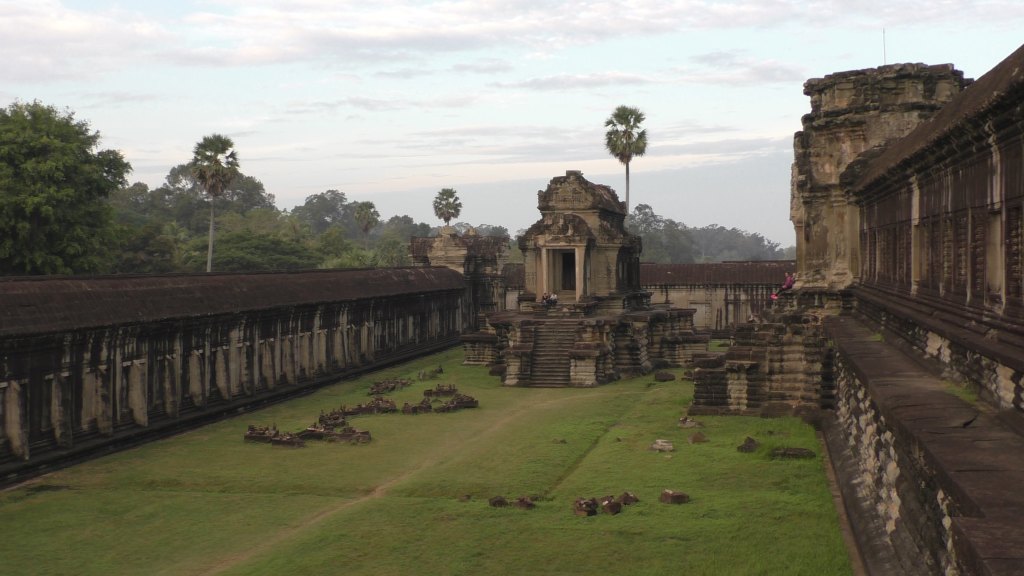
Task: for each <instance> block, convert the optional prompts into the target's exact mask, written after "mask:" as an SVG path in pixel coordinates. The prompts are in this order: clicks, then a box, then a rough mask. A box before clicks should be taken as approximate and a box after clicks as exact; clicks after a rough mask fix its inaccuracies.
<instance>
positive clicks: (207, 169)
mask: <svg viewBox="0 0 1024 576" xmlns="http://www.w3.org/2000/svg"><path fill="white" fill-rule="evenodd" d="M234 147H235V143H234V142H232V141H231V138H228V137H227V136H224V135H222V134H211V135H209V136H206V137H204V138H203V139H202V140H201V141H199V143H198V144H196V147H195V148H194V149H193V151H192V162H191V164H190V167H191V171H192V175H193V176H194V177H195V179H196V182H198V183H199V185H200V186H202V188H203V190H205V191H206V195H207V196H209V197H210V238H209V240H208V242H207V249H206V271H207V272H210V271H211V270H213V201H214V199H216V198H219V197H220V196H222V195H223V194H224V191H225V190H226V189H227V188H228V186H229V185H230V184H231V182H232V181H233V180H234V179H235V178H236V177H237V176H238V154H237V153H236V152H235V150H234ZM261 186H262V185H261Z"/></svg>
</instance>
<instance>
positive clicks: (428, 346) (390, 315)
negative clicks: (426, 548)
mask: <svg viewBox="0 0 1024 576" xmlns="http://www.w3.org/2000/svg"><path fill="white" fill-rule="evenodd" d="M0 299H2V302H3V304H2V306H0V473H5V474H9V475H13V476H16V475H17V474H18V473H19V472H23V471H27V470H31V469H33V468H37V467H39V466H41V465H45V464H47V463H50V462H53V461H56V460H60V459H63V458H68V457H73V456H75V455H76V454H83V453H85V452H88V451H90V450H96V449H97V448H101V447H104V446H108V445H116V444H118V443H120V442H126V441H132V440H133V439H136V438H138V437H140V436H144V435H147V434H152V433H156V432H158V431H160V430H167V429H176V428H181V427H184V426H187V425H191V424H190V423H193V422H195V421H199V420H203V419H207V418H209V417H213V416H216V415H218V414H222V413H226V412H228V411H232V412H233V411H235V410H237V409H240V408H243V407H245V406H248V405H252V404H258V403H261V402H266V401H269V400H272V399H274V398H277V397H281V396H284V395H288V394H292V393H295V392H296V391H299V390H301V389H303V388H308V387H310V386H313V385H317V384H321V383H324V382H327V381H331V380H334V379H337V378H338V377H340V376H344V375H346V374H351V373H355V372H358V371H362V370H366V369H368V368H372V367H377V366H381V365H383V364H386V363H389V362H393V361H396V360H399V359H404V358H408V357H411V356H414V355H418V354H422V353H425V352H428V351H433V350H437V349H439V348H443V347H447V346H451V345H453V344H456V343H457V342H458V337H459V335H460V334H461V333H462V331H463V329H464V327H465V326H464V325H465V322H466V319H467V318H468V317H469V316H470V312H469V311H468V310H465V309H464V308H465V301H466V300H467V298H466V285H465V282H464V280H463V277H462V276H461V275H460V274H458V273H456V272H453V271H451V270H448V269H443V268H415V269H413V268H407V269H383V270H335V271H313V272H296V273H278V274H271V273H268V274H209V275H177V276H147V277H96V278H52V279H48V278H8V279H3V280H0ZM10 477H11V476H9V477H8V478H9V479H10Z"/></svg>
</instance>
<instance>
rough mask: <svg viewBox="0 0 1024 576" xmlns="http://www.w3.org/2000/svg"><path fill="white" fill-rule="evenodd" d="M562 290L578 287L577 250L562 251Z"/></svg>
mask: <svg viewBox="0 0 1024 576" xmlns="http://www.w3.org/2000/svg"><path fill="white" fill-rule="evenodd" d="M561 289H562V290H575V289H576V251H575V250H572V251H567V252H562V287H561Z"/></svg>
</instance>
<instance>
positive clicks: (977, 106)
mask: <svg viewBox="0 0 1024 576" xmlns="http://www.w3.org/2000/svg"><path fill="white" fill-rule="evenodd" d="M1022 94H1024V46H1021V47H1020V48H1018V49H1017V50H1016V51H1015V52H1014V53H1013V54H1010V55H1009V56H1007V57H1006V59H1005V60H1003V61H1002V62H1000V63H999V64H997V65H996V67H995V68H993V69H991V70H989V71H988V72H987V73H986V74H985V75H984V76H982V77H981V78H978V80H977V81H976V82H974V83H973V84H971V85H970V86H968V87H967V88H966V89H964V91H963V92H961V93H960V94H958V95H957V96H956V97H954V98H953V100H951V101H950V102H949V103H948V104H946V105H945V106H943V107H942V109H941V110H939V111H938V113H936V114H935V116H933V117H932V118H931V119H929V120H928V121H926V122H923V123H922V124H921V125H920V126H918V127H917V128H915V129H914V130H913V131H911V132H910V134H907V136H906V137H904V138H902V139H900V140H897V141H896V142H894V143H893V144H892V145H891V146H889V147H888V148H886V149H885V151H884V152H883V153H882V154H880V155H879V156H878V157H876V158H874V159H873V160H871V161H870V162H869V163H868V164H867V165H866V166H865V167H864V169H863V171H862V172H861V173H860V175H859V177H858V178H857V181H856V183H855V184H856V187H857V188H861V189H862V188H864V187H866V186H868V185H870V184H871V182H873V181H875V180H877V179H879V178H881V177H883V176H884V175H885V174H886V173H887V172H889V171H891V170H894V169H895V168H896V167H897V166H899V165H900V164H902V163H904V162H908V161H910V160H911V159H912V158H913V157H914V156H916V155H918V154H920V153H923V152H924V151H925V150H927V149H928V148H929V147H930V146H932V145H933V144H934V143H936V142H937V141H939V140H941V139H943V138H945V137H948V136H949V135H951V134H952V133H954V132H956V131H957V130H958V128H960V127H961V126H963V124H964V123H965V122H967V121H969V119H970V118H972V117H975V116H978V115H980V114H982V113H983V112H984V111H985V110H987V109H989V108H992V107H994V106H997V105H999V104H1001V103H1009V104H1017V105H1019V103H1020V100H1021V97H1022Z"/></svg>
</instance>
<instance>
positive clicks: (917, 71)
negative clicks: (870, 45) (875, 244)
mask: <svg viewBox="0 0 1024 576" xmlns="http://www.w3.org/2000/svg"><path fill="white" fill-rule="evenodd" d="M963 86H964V79H963V73H962V72H960V71H958V70H955V69H954V68H953V67H952V66H950V65H943V66H925V65H923V64H891V65H888V66H881V67H878V68H873V69H867V70H854V71H850V72H839V73H836V74H830V75H828V76H825V77H824V78H816V79H812V80H808V81H807V82H806V83H805V84H804V93H805V94H807V95H808V96H810V98H811V113H810V114H808V115H806V116H804V118H803V130H802V131H801V132H797V134H796V135H795V136H794V138H793V149H794V155H795V161H794V164H793V182H792V188H793V190H792V200H791V202H790V206H791V212H790V219H791V220H792V221H793V225H794V226H795V228H796V238H797V259H798V273H797V277H798V281H797V287H819V288H832V289H840V288H844V287H846V286H848V285H850V284H851V283H852V282H853V281H854V279H855V278H856V276H857V274H858V271H859V268H860V254H859V252H860V247H859V231H860V230H859V212H858V210H857V208H856V207H855V206H853V205H852V204H851V203H850V202H849V200H848V199H847V198H846V197H845V196H844V194H845V191H844V190H843V188H842V187H841V185H840V174H841V173H842V172H843V170H844V169H845V168H846V167H847V166H848V165H849V164H850V163H851V162H853V161H854V160H855V159H856V158H857V157H858V156H859V155H860V154H861V153H863V152H865V151H868V150H870V149H872V148H875V147H878V146H882V145H884V144H887V143H889V142H892V141H893V140H895V139H897V138H900V137H902V136H905V135H906V134H908V133H909V132H910V131H911V130H912V129H913V128H915V127H916V126H917V125H918V124H920V123H921V122H923V121H924V120H926V119H927V118H929V117H930V116H932V115H934V114H935V113H936V112H937V111H938V110H939V109H940V108H941V107H942V106H943V105H945V104H947V103H948V102H949V101H950V100H952V98H953V97H954V96H956V95H957V94H958V93H959V92H960V91H961V90H962V88H963Z"/></svg>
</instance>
